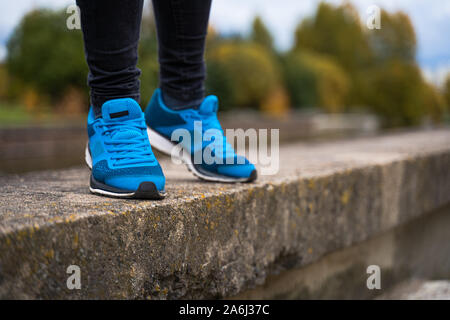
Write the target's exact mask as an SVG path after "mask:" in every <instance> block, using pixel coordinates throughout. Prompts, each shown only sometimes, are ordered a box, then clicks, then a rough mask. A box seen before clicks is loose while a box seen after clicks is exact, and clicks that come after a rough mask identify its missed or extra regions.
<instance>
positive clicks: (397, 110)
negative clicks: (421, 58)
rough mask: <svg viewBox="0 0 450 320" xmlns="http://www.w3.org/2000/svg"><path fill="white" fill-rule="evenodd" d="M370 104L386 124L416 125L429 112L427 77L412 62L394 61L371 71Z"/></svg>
mask: <svg viewBox="0 0 450 320" xmlns="http://www.w3.org/2000/svg"><path fill="white" fill-rule="evenodd" d="M367 77H370V79H369V82H370V86H371V91H370V92H369V93H368V95H367V97H366V98H367V103H368V104H370V106H371V107H372V108H373V110H374V111H375V112H376V113H377V114H379V115H381V116H382V117H383V119H384V121H385V125H387V126H403V125H417V124H418V123H419V122H420V120H421V119H422V117H423V116H424V115H425V114H426V106H425V105H424V94H423V93H424V80H423V78H422V75H421V72H420V69H419V68H418V67H417V65H415V64H413V63H408V62H404V61H401V60H391V61H389V62H388V63H386V64H384V65H382V66H379V67H377V68H374V69H373V70H372V72H370V73H369V72H368V74H367Z"/></svg>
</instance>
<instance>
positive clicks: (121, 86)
mask: <svg viewBox="0 0 450 320" xmlns="http://www.w3.org/2000/svg"><path fill="white" fill-rule="evenodd" d="M143 2H144V1H143V0H127V1H123V0H77V5H78V6H79V7H80V12H81V27H82V30H83V37H84V46H85V53H86V60H87V64H88V66H89V75H88V85H89V87H90V88H91V103H92V105H93V106H94V111H95V114H96V116H100V115H101V107H102V105H103V103H104V102H106V101H108V100H111V99H117V98H133V99H135V100H136V101H138V102H139V76H140V74H141V72H140V70H139V69H138V68H137V67H136V64H137V59H138V51H137V49H138V41H139V33H140V26H141V18H142V6H143Z"/></svg>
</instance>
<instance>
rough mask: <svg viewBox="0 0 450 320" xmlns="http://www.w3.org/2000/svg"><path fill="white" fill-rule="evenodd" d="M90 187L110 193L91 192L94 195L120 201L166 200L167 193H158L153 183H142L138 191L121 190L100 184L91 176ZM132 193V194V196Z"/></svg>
mask: <svg viewBox="0 0 450 320" xmlns="http://www.w3.org/2000/svg"><path fill="white" fill-rule="evenodd" d="M90 187H91V189H93V190H101V191H106V192H109V193H110V194H103V193H100V192H95V191H93V190H91V192H92V193H95V194H97V195H101V196H104V197H108V198H119V199H145V200H162V199H164V198H165V193H164V192H160V191H158V188H156V185H155V184H154V183H153V182H151V181H148V182H142V183H141V184H140V185H139V187H138V188H137V190H136V191H133V190H122V189H119V188H115V187H111V186H108V185H106V184H104V183H101V182H98V181H97V180H95V178H94V177H93V176H92V174H91V179H90ZM130 193H132V194H131V195H130Z"/></svg>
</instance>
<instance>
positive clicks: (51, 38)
mask: <svg viewBox="0 0 450 320" xmlns="http://www.w3.org/2000/svg"><path fill="white" fill-rule="evenodd" d="M66 19H67V15H66V13H65V12H64V11H50V10H46V9H39V10H33V11H31V12H29V13H28V14H27V15H25V16H24V17H23V18H22V20H21V22H20V24H19V25H18V27H17V28H16V29H15V30H14V32H13V34H12V36H11V38H10V40H9V41H8V44H7V47H8V54H7V59H6V65H7V68H8V71H9V73H10V74H11V75H13V78H14V80H15V81H18V82H20V83H22V84H23V85H26V86H27V87H29V88H30V89H29V90H32V91H29V92H34V93H33V94H29V96H30V97H31V96H33V97H34V95H35V94H38V95H39V94H44V95H48V96H49V97H50V98H51V100H52V101H55V100H57V99H60V98H61V97H62V96H63V95H64V93H65V91H66V90H65V89H66V88H68V87H76V88H83V89H84V88H85V87H86V75H87V66H86V62H85V60H84V52H83V43H82V35H81V32H80V31H79V30H78V31H70V30H68V29H67V27H66ZM33 88H34V89H33ZM19 94H20V93H19ZM28 100H29V101H32V100H36V99H35V98H33V99H31V98H29V99H28Z"/></svg>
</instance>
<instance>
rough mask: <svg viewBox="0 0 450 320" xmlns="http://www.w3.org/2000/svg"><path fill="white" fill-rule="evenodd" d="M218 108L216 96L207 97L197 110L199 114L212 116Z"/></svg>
mask: <svg viewBox="0 0 450 320" xmlns="http://www.w3.org/2000/svg"><path fill="white" fill-rule="evenodd" d="M218 108H219V100H218V99H217V97H216V96H213V95H211V96H207V97H206V98H205V99H204V100H203V102H202V104H201V105H200V107H199V108H198V111H199V113H200V114H205V115H206V114H212V113H216V112H217V109H218Z"/></svg>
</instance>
